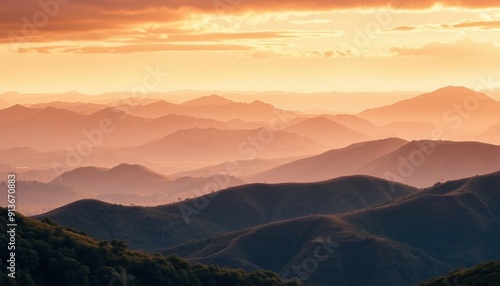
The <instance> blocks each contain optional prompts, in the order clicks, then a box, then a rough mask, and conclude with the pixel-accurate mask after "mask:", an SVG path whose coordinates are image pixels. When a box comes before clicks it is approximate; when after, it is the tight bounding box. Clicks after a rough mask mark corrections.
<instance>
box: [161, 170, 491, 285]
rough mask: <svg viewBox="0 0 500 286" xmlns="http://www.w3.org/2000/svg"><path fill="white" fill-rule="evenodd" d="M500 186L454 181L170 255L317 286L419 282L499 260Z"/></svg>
mask: <svg viewBox="0 0 500 286" xmlns="http://www.w3.org/2000/svg"><path fill="white" fill-rule="evenodd" d="M499 184H500V173H493V174H489V175H484V176H478V177H473V178H468V179H462V180H457V181H450V182H447V183H445V184H440V185H438V186H435V187H432V188H429V189H426V190H424V191H421V192H414V193H412V194H410V195H407V196H404V197H400V198H397V199H395V200H394V201H392V202H388V203H385V204H383V205H380V206H375V207H372V208H365V209H360V210H356V211H352V212H343V213H339V214H337V215H312V216H305V217H300V218H294V219H290V220H286V221H279V222H275V223H270V224H265V225H260V226H256V227H253V228H248V229H245V230H238V231H235V232H230V233H225V234H222V235H219V236H217V237H213V236H212V237H209V238H205V239H203V240H199V241H195V242H188V243H185V244H182V245H177V246H174V247H172V248H169V249H166V250H165V251H164V253H178V254H180V255H183V256H185V257H188V258H189V259H190V260H192V261H202V262H210V263H218V264H220V265H226V266H237V267H242V268H244V269H258V268H265V269H270V270H273V271H276V272H278V273H280V274H281V275H285V274H286V277H299V278H302V280H306V281H307V282H308V283H309V282H311V283H315V284H317V285H346V286H347V285H384V286H389V285H412V284H415V283H417V282H419V281H422V280H425V279H429V278H431V277H435V276H438V275H442V274H443V273H447V272H449V271H450V270H452V269H455V268H460V267H471V266H473V265H476V264H478V263H480V262H483V261H490V260H494V259H498V258H500V246H499V245H498V243H497V240H498V237H499V236H500V192H499V191H498V188H497V186H498V185H499ZM316 203H317V204H321V202H319V201H317V202H316ZM318 247H319V248H318ZM318 249H319V250H318ZM294 266H295V268H294ZM297 267H299V268H298V269H299V270H300V271H298V272H297V271H295V272H294V271H292V270H293V269H297ZM311 269H314V271H313V270H311ZM287 271H288V272H287ZM290 272H291V273H290ZM461 285H462V284H461ZM466 285H468V284H466ZM481 285H485V284H481Z"/></svg>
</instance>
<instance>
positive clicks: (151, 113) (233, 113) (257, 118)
mask: <svg viewBox="0 0 500 286" xmlns="http://www.w3.org/2000/svg"><path fill="white" fill-rule="evenodd" d="M214 102H215V104H213V103H214ZM220 102H221V98H219V97H216V98H214V97H209V98H201V99H198V100H195V101H194V103H193V101H191V102H190V103H189V102H188V104H186V103H185V104H180V105H179V104H173V103H169V102H166V101H158V102H155V103H151V104H147V105H139V106H123V107H118V108H119V109H121V110H123V111H125V112H128V113H130V114H131V115H134V116H139V117H144V118H157V117H161V116H165V115H167V114H176V115H185V116H193V117H201V118H210V119H215V120H218V121H229V120H232V119H236V118H238V119H241V120H243V121H248V122H261V121H263V122H270V121H272V120H274V121H276V120H279V121H287V120H290V119H292V118H293V117H295V116H297V114H296V113H293V112H290V111H285V110H281V109H277V108H275V107H274V106H272V105H270V104H267V103H264V102H262V101H253V102H251V103H241V102H227V101H225V102H226V103H227V104H221V103H220ZM200 103H205V104H207V105H200Z"/></svg>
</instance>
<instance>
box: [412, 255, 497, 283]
mask: <svg viewBox="0 0 500 286" xmlns="http://www.w3.org/2000/svg"><path fill="white" fill-rule="evenodd" d="M499 281H500V261H491V262H487V263H481V264H480V265H477V266H475V267H472V268H469V269H460V270H455V271H453V272H451V273H449V274H448V275H446V276H444V277H438V278H434V279H431V280H429V281H428V282H424V283H421V284H419V286H441V285H452V286H453V285H471V286H473V285H478V286H479V285H498V284H499Z"/></svg>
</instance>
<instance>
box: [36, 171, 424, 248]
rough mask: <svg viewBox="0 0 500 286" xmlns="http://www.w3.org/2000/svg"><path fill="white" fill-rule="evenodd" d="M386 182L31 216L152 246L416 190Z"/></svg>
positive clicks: (255, 189) (232, 191)
mask: <svg viewBox="0 0 500 286" xmlns="http://www.w3.org/2000/svg"><path fill="white" fill-rule="evenodd" d="M392 186H393V183H390V182H387V181H385V180H381V179H376V178H371V177H347V178H339V179H336V180H331V181H326V182H319V183H310V184H281V185H263V184H252V185H244V186H239V187H233V188H229V189H227V190H223V191H220V192H217V193H208V194H207V195H205V196H203V197H199V198H196V199H190V200H185V201H183V202H180V203H176V204H170V205H163V206H158V207H125V206H117V205H111V204H107V203H103V202H99V201H91V200H86V201H80V202H75V203H72V204H70V205H67V206H64V207H61V208H59V209H56V210H54V211H51V212H49V213H46V214H43V215H39V216H37V218H38V219H43V218H45V217H48V218H51V219H53V220H55V221H57V222H59V223H61V224H62V225H65V226H69V227H73V228H76V229H81V230H84V231H86V232H88V233H89V234H91V235H93V236H95V237H98V238H100V239H112V238H120V239H124V240H126V241H127V242H128V243H129V244H130V245H131V246H132V247H134V248H142V249H149V250H152V249H158V248H165V247H168V246H173V245H176V244H179V243H183V242H186V241H189V240H192V239H200V238H203V237H205V236H209V235H213V234H216V233H218V232H226V231H232V230H239V229H241V228H245V227H252V226H256V225H260V224H265V223H269V222H273V221H279V220H283V219H289V218H294V217H301V216H305V215H311V214H335V213H338V212H342V211H349V210H355V209H359V208H364V207H368V206H372V205H376V204H381V203H383V202H385V201H387V200H391V199H394V198H397V197H401V196H406V195H409V194H411V193H414V192H416V191H417V190H416V189H415V188H412V187H409V186H404V185H400V184H397V183H396V184H395V185H394V186H395V188H394V189H392ZM318 202H320V203H318ZM90 209H92V211H91V212H89V211H88V210H90ZM228 214H231V215H228ZM104 218H105V219H104ZM145 222H147V223H145ZM153 225H154V226H155V227H152V226H153Z"/></svg>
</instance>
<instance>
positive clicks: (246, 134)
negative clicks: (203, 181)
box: [121, 128, 325, 166]
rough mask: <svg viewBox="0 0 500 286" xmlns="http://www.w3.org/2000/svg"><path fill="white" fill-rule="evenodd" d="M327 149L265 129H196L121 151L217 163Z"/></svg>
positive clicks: (295, 154)
mask: <svg viewBox="0 0 500 286" xmlns="http://www.w3.org/2000/svg"><path fill="white" fill-rule="evenodd" d="M324 148H325V147H324V146H322V145H321V144H319V143H317V142H315V141H314V140H312V139H310V138H307V137H301V136H299V135H296V134H293V133H288V132H284V131H271V130H269V129H265V128H260V129H255V130H219V129H215V128H193V129H188V130H180V131H177V132H174V133H172V134H169V135H167V136H166V137H164V138H162V139H159V140H157V141H154V142H151V143H148V144H145V145H142V146H137V147H130V148H125V149H121V151H122V152H123V153H125V154H129V155H130V156H135V157H143V158H144V157H146V158H154V160H163V161H165V162H205V163H208V164H210V163H212V164H214V163H220V162H223V161H229V160H237V159H246V160H249V159H250V160H251V159H256V158H279V157H293V156H298V155H305V154H314V153H317V152H320V151H321V150H322V149H324ZM206 165H207V164H205V166H206Z"/></svg>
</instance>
